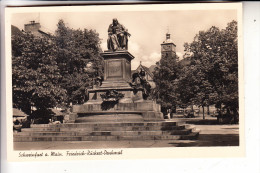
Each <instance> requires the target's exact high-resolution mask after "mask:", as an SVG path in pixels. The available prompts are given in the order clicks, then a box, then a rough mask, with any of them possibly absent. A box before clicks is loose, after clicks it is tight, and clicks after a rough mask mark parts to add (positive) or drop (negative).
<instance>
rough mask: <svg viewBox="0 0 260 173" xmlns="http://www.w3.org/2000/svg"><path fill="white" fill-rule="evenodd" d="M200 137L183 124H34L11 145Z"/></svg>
mask: <svg viewBox="0 0 260 173" xmlns="http://www.w3.org/2000/svg"><path fill="white" fill-rule="evenodd" d="M198 135H199V132H198V130H196V128H195V127H194V126H192V125H186V124H184V123H183V122H175V121H160V122H158V121H157V122H99V123H97V122H84V123H67V124H34V125H31V128H23V129H22V130H21V132H19V133H15V134H14V142H34V141H120V140H194V139H197V137H198Z"/></svg>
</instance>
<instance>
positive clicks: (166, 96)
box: [153, 54, 179, 112]
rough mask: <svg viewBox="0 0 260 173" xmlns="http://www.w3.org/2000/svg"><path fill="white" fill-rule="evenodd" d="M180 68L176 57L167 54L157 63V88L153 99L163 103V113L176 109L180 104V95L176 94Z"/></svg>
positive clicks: (155, 72)
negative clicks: (178, 103)
mask: <svg viewBox="0 0 260 173" xmlns="http://www.w3.org/2000/svg"><path fill="white" fill-rule="evenodd" d="M178 70H179V66H178V64H177V61H176V55H175V56H171V55H169V54H166V55H165V56H162V58H161V60H160V61H159V62H157V67H155V70H154V72H153V74H154V82H155V84H156V87H155V89H154V92H153V98H155V99H157V101H158V102H159V103H161V106H162V111H163V112H165V111H166V110H167V109H171V108H172V107H175V106H176V104H177V102H178V99H177V98H178V96H177V95H178V93H176V92H175V89H176V86H177V77H178Z"/></svg>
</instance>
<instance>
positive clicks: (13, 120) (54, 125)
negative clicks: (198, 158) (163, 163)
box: [6, 3, 244, 159]
mask: <svg viewBox="0 0 260 173" xmlns="http://www.w3.org/2000/svg"><path fill="white" fill-rule="evenodd" d="M206 5H208V6H207V7H208V8H205V6H206ZM8 10H9V11H8ZM6 12H7V13H8V15H6V16H7V18H8V20H6V21H8V22H7V23H8V24H7V25H6V28H8V29H9V35H8V34H7V35H6V37H9V39H10V42H8V43H9V45H8V46H9V48H10V51H9V55H10V59H9V60H8V62H9V63H10V64H9V66H10V74H9V78H10V79H9V80H10V84H9V85H10V86H11V87H10V88H9V91H10V93H11V94H10V98H9V101H10V103H11V104H10V105H9V107H8V108H9V113H10V114H8V116H10V117H7V118H6V119H7V125H8V126H7V128H8V130H7V131H8V132H10V133H8V134H9V136H8V142H9V144H10V145H9V144H8V145H9V146H8V147H9V150H10V151H14V152H15V153H16V157H19V158H23V159H24V158H26V159H28V158H30V157H39V158H43V157H45V159H47V158H46V157H47V156H63V157H65V156H66V157H69V156H75V157H76V156H79V157H82V156H83V157H82V159H84V158H85V157H87V156H89V155H100V156H101V155H103V156H104V155H109V156H117V157H118V156H120V155H124V153H127V152H128V151H129V150H128V149H140V148H143V149H163V151H164V152H166V153H167V152H168V151H169V153H171V152H172V151H175V150H176V151H177V149H181V150H186V151H191V150H192V149H205V150H206V151H207V152H204V153H205V155H209V154H211V153H213V152H214V148H215V147H217V148H218V149H219V150H222V151H223V152H225V151H232V150H234V151H236V150H238V151H240V149H241V147H242V150H243V146H244V132H243V128H244V112H243V110H244V109H243V107H244V105H243V99H244V97H243V85H242V82H243V54H242V53H243V47H241V46H242V44H241V43H242V28H241V26H242V25H241V22H242V6H241V3H230V4H229V3H225V4H221V3H220V4H214V3H213V4H203V5H201V6H200V5H195V4H194V5H193V6H191V5H187V6H185V5H176V4H162V5H158V4H157V5H151V4H150V5H111V6H110V5H107V6H80V7H76V6H71V7H20V8H15V9H14V8H11V7H10V8H9V9H7V11H6ZM8 62H7V63H8ZM34 151H38V152H34ZM48 151H51V152H48ZM58 151H61V152H58ZM211 151H212V152H211ZM225 154H226V156H229V155H228V153H225ZM137 155H138V154H137ZM186 155H188V154H187V153H186ZM201 155H203V154H201ZM235 155H236V154H235ZM237 155H238V153H237ZM230 156H234V155H230ZM167 157H171V156H170V154H169V156H167ZM174 157H175V156H174Z"/></svg>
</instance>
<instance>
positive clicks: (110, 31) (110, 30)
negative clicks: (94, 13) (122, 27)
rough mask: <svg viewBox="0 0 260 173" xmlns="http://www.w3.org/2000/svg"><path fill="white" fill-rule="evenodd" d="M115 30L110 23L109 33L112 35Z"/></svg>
mask: <svg viewBox="0 0 260 173" xmlns="http://www.w3.org/2000/svg"><path fill="white" fill-rule="evenodd" d="M112 34H113V31H112V24H110V25H109V27H108V35H112Z"/></svg>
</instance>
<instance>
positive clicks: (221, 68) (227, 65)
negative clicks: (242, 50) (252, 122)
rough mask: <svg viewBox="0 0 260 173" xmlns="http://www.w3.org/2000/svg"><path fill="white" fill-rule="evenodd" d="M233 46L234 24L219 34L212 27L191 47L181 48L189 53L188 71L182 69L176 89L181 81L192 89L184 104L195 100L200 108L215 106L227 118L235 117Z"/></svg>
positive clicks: (235, 85)
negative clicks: (226, 115)
mask: <svg viewBox="0 0 260 173" xmlns="http://www.w3.org/2000/svg"><path fill="white" fill-rule="evenodd" d="M237 46H238V45H237V22H236V21H232V22H230V23H228V25H227V27H226V28H225V29H223V30H220V29H219V28H217V27H214V26H213V27H211V28H210V29H209V30H207V31H200V32H199V34H198V35H196V36H195V38H194V41H193V42H192V43H190V44H187V43H186V44H185V45H184V47H185V49H186V51H187V52H191V53H192V57H191V62H192V63H191V64H190V65H189V66H187V67H186V68H188V69H189V70H187V69H186V70H185V69H183V71H182V73H183V76H182V78H181V80H180V83H179V88H181V87H183V83H184V82H185V81H186V82H187V84H186V85H185V86H191V85H194V86H192V87H193V89H191V91H192V94H191V96H188V99H186V100H185V99H184V101H187V100H189V101H191V100H196V102H197V103H200V105H202V106H205V105H209V104H215V105H216V107H217V108H219V109H223V108H225V109H226V110H227V112H228V114H229V115H232V116H234V117H237V116H238V49H237ZM193 71H194V73H193ZM188 78H190V80H188ZM182 100H183V98H182ZM235 121H236V120H235Z"/></svg>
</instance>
